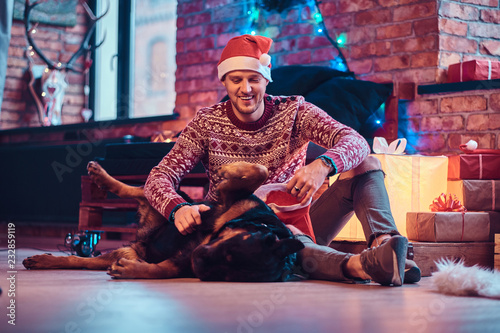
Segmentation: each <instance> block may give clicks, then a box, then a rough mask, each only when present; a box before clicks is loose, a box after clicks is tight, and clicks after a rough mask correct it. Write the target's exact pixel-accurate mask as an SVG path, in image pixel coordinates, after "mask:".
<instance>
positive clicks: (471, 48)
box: [439, 36, 478, 53]
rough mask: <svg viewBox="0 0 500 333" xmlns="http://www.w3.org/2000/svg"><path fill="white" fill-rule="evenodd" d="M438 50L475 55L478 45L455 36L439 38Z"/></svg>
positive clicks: (473, 41)
mask: <svg viewBox="0 0 500 333" xmlns="http://www.w3.org/2000/svg"><path fill="white" fill-rule="evenodd" d="M439 39H440V48H441V50H443V51H454V52H463V53H476V51H477V47H478V44H477V42H476V41H475V40H471V39H468V38H462V37H455V36H440V37H439Z"/></svg>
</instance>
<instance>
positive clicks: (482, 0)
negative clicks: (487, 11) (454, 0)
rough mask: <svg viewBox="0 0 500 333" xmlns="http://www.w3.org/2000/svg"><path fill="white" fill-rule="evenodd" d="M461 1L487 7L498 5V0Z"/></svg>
mask: <svg viewBox="0 0 500 333" xmlns="http://www.w3.org/2000/svg"><path fill="white" fill-rule="evenodd" d="M462 2H465V3H470V4H473V5H480V6H487V7H498V0H462Z"/></svg>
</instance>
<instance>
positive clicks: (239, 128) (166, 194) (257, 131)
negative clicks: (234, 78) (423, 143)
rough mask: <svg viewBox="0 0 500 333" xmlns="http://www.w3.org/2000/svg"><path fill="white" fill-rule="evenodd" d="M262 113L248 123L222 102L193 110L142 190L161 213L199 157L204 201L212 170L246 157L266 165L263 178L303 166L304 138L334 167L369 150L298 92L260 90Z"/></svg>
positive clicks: (213, 180)
mask: <svg viewBox="0 0 500 333" xmlns="http://www.w3.org/2000/svg"><path fill="white" fill-rule="evenodd" d="M264 101H265V108H264V114H263V115H262V117H261V119H259V120H258V121H256V122H253V123H244V122H241V121H240V120H238V118H237V117H236V116H235V114H234V112H233V110H232V107H231V102H230V101H226V102H222V103H219V104H216V105H214V106H212V107H209V108H203V109H201V110H199V111H198V112H197V113H196V115H195V117H194V118H193V120H192V121H191V122H190V123H189V124H188V125H187V126H186V128H185V129H184V130H183V132H182V134H181V135H180V136H179V138H178V140H177V142H176V144H175V146H174V147H173V148H172V150H171V151H170V152H169V153H168V154H167V155H166V156H165V157H164V158H163V160H162V161H161V162H160V163H159V164H158V165H157V166H156V167H154V168H153V169H152V170H151V173H150V174H149V177H148V180H147V181H146V185H145V187H144V193H145V195H146V198H147V199H148V200H149V202H150V203H151V205H152V206H153V207H154V208H155V209H157V210H158V211H159V212H160V213H161V214H162V215H163V216H165V217H167V218H168V216H169V214H170V212H171V211H172V209H173V208H174V207H175V206H177V205H178V204H179V203H182V202H184V200H183V199H182V198H181V197H180V196H179V195H178V194H177V193H176V189H177V188H178V187H179V183H180V181H181V180H182V178H183V177H184V176H185V175H186V174H188V173H189V172H190V171H191V170H192V169H193V168H194V167H195V166H196V165H197V164H198V162H200V161H201V163H202V164H203V165H204V167H205V169H206V170H207V175H208V179H209V182H210V186H209V191H208V194H207V198H206V199H207V200H216V199H217V193H216V191H215V189H216V187H217V185H218V183H219V182H220V181H221V179H219V177H218V176H217V172H216V171H217V169H218V168H219V167H220V166H221V165H224V164H229V163H232V162H236V161H247V162H250V163H257V164H261V165H264V166H266V167H267V168H268V170H269V177H268V179H267V180H266V182H265V183H266V184H267V183H286V182H288V181H289V180H290V179H291V178H292V177H293V175H294V174H295V172H296V171H297V170H298V169H299V168H301V167H302V166H304V164H305V160H306V150H307V146H308V143H309V141H312V142H314V143H316V144H317V145H319V146H322V147H325V148H327V149H328V150H327V151H326V152H325V153H324V154H323V155H324V156H326V157H328V158H329V159H330V161H333V162H334V164H335V167H336V170H337V172H343V171H348V170H350V169H353V168H354V167H356V166H358V165H359V164H360V163H361V162H362V161H363V160H364V159H365V157H366V156H367V155H368V154H369V153H370V147H369V145H368V143H367V142H366V140H365V139H364V138H363V137H362V136H361V135H360V134H358V133H357V132H356V131H354V130H353V129H352V128H350V127H348V126H345V125H343V124H341V123H339V122H338V121H336V120H334V119H333V118H331V117H330V116H329V115H328V114H327V113H326V112H324V111H323V110H321V109H320V108H318V107H316V106H315V105H313V104H311V103H308V102H306V101H305V100H304V98H303V97H302V96H289V97H283V96H270V95H266V97H265V99H264Z"/></svg>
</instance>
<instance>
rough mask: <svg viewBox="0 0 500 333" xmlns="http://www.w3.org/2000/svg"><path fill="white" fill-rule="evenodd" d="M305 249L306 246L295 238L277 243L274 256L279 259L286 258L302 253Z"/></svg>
mask: <svg viewBox="0 0 500 333" xmlns="http://www.w3.org/2000/svg"><path fill="white" fill-rule="evenodd" d="M303 248H304V244H302V242H301V241H299V240H298V239H295V238H285V239H281V240H279V241H278V242H276V244H275V246H274V254H276V255H277V256H278V257H279V258H285V257H286V256H287V255H289V254H292V253H295V252H297V251H300V250H302V249H303Z"/></svg>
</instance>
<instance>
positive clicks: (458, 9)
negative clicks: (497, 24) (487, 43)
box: [439, 2, 479, 21]
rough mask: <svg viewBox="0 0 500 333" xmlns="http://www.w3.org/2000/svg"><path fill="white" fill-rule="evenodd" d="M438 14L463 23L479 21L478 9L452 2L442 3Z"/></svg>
mask: <svg viewBox="0 0 500 333" xmlns="http://www.w3.org/2000/svg"><path fill="white" fill-rule="evenodd" d="M439 14H440V15H442V16H443V17H451V18H457V19H461V20H465V21H477V20H478V19H479V9H478V8H476V7H473V6H467V5H462V4H458V3H454V2H442V3H441V8H440V10H439Z"/></svg>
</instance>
